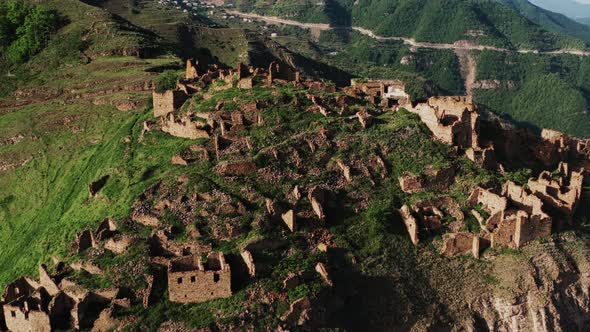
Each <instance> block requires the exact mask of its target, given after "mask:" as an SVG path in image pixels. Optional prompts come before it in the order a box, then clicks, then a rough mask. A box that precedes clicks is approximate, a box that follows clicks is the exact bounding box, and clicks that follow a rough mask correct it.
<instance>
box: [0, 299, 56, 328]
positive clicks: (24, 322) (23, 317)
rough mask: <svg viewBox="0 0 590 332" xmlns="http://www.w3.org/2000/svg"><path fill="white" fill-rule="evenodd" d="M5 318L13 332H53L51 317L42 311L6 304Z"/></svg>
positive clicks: (7, 325)
mask: <svg viewBox="0 0 590 332" xmlns="http://www.w3.org/2000/svg"><path fill="white" fill-rule="evenodd" d="M31 309H32V310H31ZM4 318H5V320H6V327H8V330H9V331H11V332H32V331H34V332H51V322H50V320H49V315H48V314H47V313H45V312H43V311H40V310H36V309H33V308H26V307H20V306H14V305H11V304H5V305H4Z"/></svg>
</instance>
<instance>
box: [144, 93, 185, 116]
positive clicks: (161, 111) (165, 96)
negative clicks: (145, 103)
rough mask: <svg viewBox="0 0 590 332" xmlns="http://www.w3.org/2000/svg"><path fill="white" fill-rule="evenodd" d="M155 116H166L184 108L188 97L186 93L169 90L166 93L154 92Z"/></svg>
mask: <svg viewBox="0 0 590 332" xmlns="http://www.w3.org/2000/svg"><path fill="white" fill-rule="evenodd" d="M152 97H153V100H154V103H153V106H154V116H155V117H161V116H166V115H168V114H169V113H172V112H174V111H175V110H177V109H179V108H180V107H182V105H183V104H184V102H185V101H186V100H187V99H188V96H187V95H186V93H185V92H184V91H178V90H168V91H166V92H164V93H158V92H155V91H154V92H153V93H152Z"/></svg>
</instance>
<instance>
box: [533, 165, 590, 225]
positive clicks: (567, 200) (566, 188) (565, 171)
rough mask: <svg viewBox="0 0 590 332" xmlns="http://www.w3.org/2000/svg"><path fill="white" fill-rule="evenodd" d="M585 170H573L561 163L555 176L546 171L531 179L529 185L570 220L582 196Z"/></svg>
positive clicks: (551, 206) (545, 201)
mask: <svg viewBox="0 0 590 332" xmlns="http://www.w3.org/2000/svg"><path fill="white" fill-rule="evenodd" d="M583 172H584V170H581V171H571V170H570V169H569V165H568V164H566V163H560V165H559V168H558V170H557V174H556V176H555V178H554V176H553V174H551V173H550V172H547V171H544V172H542V173H541V174H540V175H539V177H538V178H537V179H530V180H529V182H528V187H529V188H530V190H531V191H532V193H533V194H534V195H536V196H537V197H539V198H540V199H541V200H542V201H543V202H544V203H545V204H547V205H548V206H549V207H550V208H551V209H553V210H554V211H556V212H558V213H559V214H560V215H561V217H563V218H565V219H566V221H568V222H569V221H571V219H572V218H573V215H574V213H575V212H576V208H577V206H578V203H579V202H580V198H581V196H582V190H583V185H584V174H583Z"/></svg>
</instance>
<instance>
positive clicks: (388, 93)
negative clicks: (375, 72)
mask: <svg viewBox="0 0 590 332" xmlns="http://www.w3.org/2000/svg"><path fill="white" fill-rule="evenodd" d="M351 87H353V88H356V89H358V90H360V91H361V92H363V93H364V94H366V95H368V96H372V97H381V98H383V99H390V100H394V101H396V102H397V104H398V105H406V104H408V103H410V99H411V98H410V95H409V94H408V93H407V92H406V85H405V84H404V82H402V81H400V80H368V81H359V80H355V79H353V80H352V81H351Z"/></svg>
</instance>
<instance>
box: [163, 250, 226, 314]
mask: <svg viewBox="0 0 590 332" xmlns="http://www.w3.org/2000/svg"><path fill="white" fill-rule="evenodd" d="M168 292H169V295H170V301H172V302H179V303H195V302H205V301H208V300H212V299H217V298H224V297H229V296H231V294H232V291H231V269H230V267H229V265H228V264H227V263H226V262H225V256H224V255H223V253H214V252H212V253H209V255H208V256H207V263H206V264H203V262H202V261H201V257H200V256H195V255H192V256H185V257H180V258H177V259H174V260H171V261H170V265H169V266H168Z"/></svg>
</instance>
